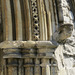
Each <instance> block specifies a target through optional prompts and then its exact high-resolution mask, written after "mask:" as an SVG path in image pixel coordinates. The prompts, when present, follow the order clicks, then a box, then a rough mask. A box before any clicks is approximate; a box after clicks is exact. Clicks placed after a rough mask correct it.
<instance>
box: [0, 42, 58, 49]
mask: <svg viewBox="0 0 75 75" xmlns="http://www.w3.org/2000/svg"><path fill="white" fill-rule="evenodd" d="M57 46H58V44H57V43H55V42H51V41H4V42H2V43H0V48H1V49H6V48H56V47H57Z"/></svg>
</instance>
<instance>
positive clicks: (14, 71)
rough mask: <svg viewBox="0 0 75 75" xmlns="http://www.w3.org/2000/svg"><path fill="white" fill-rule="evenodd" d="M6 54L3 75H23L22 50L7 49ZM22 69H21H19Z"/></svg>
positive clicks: (4, 50)
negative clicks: (20, 60) (20, 61)
mask: <svg viewBox="0 0 75 75" xmlns="http://www.w3.org/2000/svg"><path fill="white" fill-rule="evenodd" d="M3 52H4V56H3V59H4V70H3V75H21V73H20V72H21V71H20V70H19V69H20V68H21V66H20V65H21V63H19V59H20V58H21V54H20V52H21V50H20V49H17V48H5V49H3ZM19 67H20V68H19Z"/></svg>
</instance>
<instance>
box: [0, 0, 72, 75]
mask: <svg viewBox="0 0 75 75" xmlns="http://www.w3.org/2000/svg"><path fill="white" fill-rule="evenodd" d="M0 4H1V5H0V7H1V8H0V9H1V10H0V11H1V12H0V17H1V22H0V34H1V35H0V36H1V37H0V41H1V43H0V48H1V52H2V53H0V54H1V58H0V60H1V63H0V64H2V65H1V74H0V75H58V74H57V70H58V67H57V61H56V59H55V56H54V52H55V49H56V48H57V46H58V44H57V42H53V40H55V39H53V34H54V32H55V31H57V32H58V34H59V33H60V36H59V35H58V38H60V39H59V40H61V41H63V40H64V39H66V38H67V37H69V36H70V34H69V35H68V36H67V37H66V35H65V37H64V39H62V35H63V34H61V33H62V32H64V28H67V22H65V19H64V16H63V10H62V7H61V0H0ZM58 22H59V24H60V25H59V24H58ZM68 27H71V28H70V30H72V24H70V23H68ZM68 31H69V30H68ZM68 31H67V32H68ZM64 33H66V32H64ZM56 36H57V35H56ZM56 36H55V38H56Z"/></svg>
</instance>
